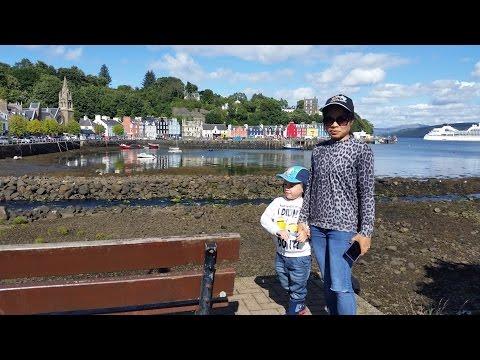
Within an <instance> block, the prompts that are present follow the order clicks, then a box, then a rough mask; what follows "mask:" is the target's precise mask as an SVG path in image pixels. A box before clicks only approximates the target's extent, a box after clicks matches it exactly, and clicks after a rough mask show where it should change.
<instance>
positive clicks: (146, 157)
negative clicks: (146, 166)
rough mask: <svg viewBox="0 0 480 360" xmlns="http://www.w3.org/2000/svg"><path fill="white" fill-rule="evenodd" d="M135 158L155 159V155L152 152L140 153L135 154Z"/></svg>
mask: <svg viewBox="0 0 480 360" xmlns="http://www.w3.org/2000/svg"><path fill="white" fill-rule="evenodd" d="M137 158H140V159H155V158H156V156H155V155H153V154H147V153H140V154H138V155H137Z"/></svg>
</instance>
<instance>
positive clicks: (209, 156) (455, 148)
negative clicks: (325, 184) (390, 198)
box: [60, 138, 480, 178]
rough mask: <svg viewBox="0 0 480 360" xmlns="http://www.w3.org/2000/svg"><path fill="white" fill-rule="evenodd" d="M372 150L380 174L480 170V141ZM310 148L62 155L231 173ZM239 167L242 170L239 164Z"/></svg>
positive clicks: (300, 155) (304, 159) (296, 159)
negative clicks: (147, 155)
mask: <svg viewBox="0 0 480 360" xmlns="http://www.w3.org/2000/svg"><path fill="white" fill-rule="evenodd" d="M370 146H371V147H372V149H373V152H374V154H375V175H376V176H378V177H394V176H398V177H417V178H431V177H438V178H454V177H465V176H480V142H478V143H471V142H470V143H469V142H437V141H425V140H423V139H414V138H400V139H399V141H398V143H397V144H384V145H381V144H377V145H370ZM142 152H146V153H153V154H156V155H157V158H156V159H141V158H138V157H137V155H138V154H139V153H142ZM310 156H311V151H298V150H213V151H208V150H199V149H184V150H183V152H182V153H178V154H176V153H168V152H167V150H166V149H158V150H157V149H132V150H119V151H118V152H110V153H109V154H105V153H98V154H88V155H76V156H73V157H67V158H63V159H62V160H60V161H61V162H62V163H61V165H67V166H68V167H73V168H76V167H85V168H96V169H98V171H99V172H100V171H101V172H103V173H115V172H116V173H126V174H129V173H138V172H142V171H145V170H153V169H167V168H178V167H186V168H192V167H198V166H207V167H222V168H228V169H233V170H232V173H238V172H242V173H248V172H253V173H254V172H255V171H256V169H258V168H265V169H282V168H285V167H288V166H292V165H303V166H306V167H309V166H310ZM242 169H243V170H242Z"/></svg>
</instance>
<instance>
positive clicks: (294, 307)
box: [287, 300, 307, 315]
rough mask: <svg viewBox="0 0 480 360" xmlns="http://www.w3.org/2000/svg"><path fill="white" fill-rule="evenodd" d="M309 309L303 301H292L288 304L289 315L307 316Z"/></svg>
mask: <svg viewBox="0 0 480 360" xmlns="http://www.w3.org/2000/svg"><path fill="white" fill-rule="evenodd" d="M306 311H307V307H306V306H305V303H304V302H303V301H295V300H290V301H289V303H288V311H287V315H305V314H303V313H304V312H306Z"/></svg>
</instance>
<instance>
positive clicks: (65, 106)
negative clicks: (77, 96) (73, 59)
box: [58, 77, 73, 124]
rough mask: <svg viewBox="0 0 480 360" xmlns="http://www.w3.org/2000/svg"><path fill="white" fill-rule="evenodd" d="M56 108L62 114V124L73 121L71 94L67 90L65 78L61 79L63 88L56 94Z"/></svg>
mask: <svg viewBox="0 0 480 360" xmlns="http://www.w3.org/2000/svg"><path fill="white" fill-rule="evenodd" d="M58 107H59V110H60V114H62V123H63V124H68V122H69V121H71V120H72V119H73V102H72V93H71V92H70V90H68V86H67V78H66V77H64V78H63V87H62V90H61V91H60V93H59V94H58Z"/></svg>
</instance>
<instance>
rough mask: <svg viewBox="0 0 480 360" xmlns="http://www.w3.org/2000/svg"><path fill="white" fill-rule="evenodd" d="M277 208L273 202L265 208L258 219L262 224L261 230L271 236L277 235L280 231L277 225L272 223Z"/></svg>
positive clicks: (274, 201)
mask: <svg viewBox="0 0 480 360" xmlns="http://www.w3.org/2000/svg"><path fill="white" fill-rule="evenodd" d="M277 208H278V205H277V201H276V200H273V201H272V202H271V203H270V205H268V206H267V208H266V209H265V211H264V212H263V214H262V217H261V218H260V224H262V226H263V228H264V229H265V230H267V231H268V232H269V233H270V234H272V235H277V232H278V231H279V230H280V229H279V228H278V225H277V223H276V222H275V221H274V220H275V213H276V211H277Z"/></svg>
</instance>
